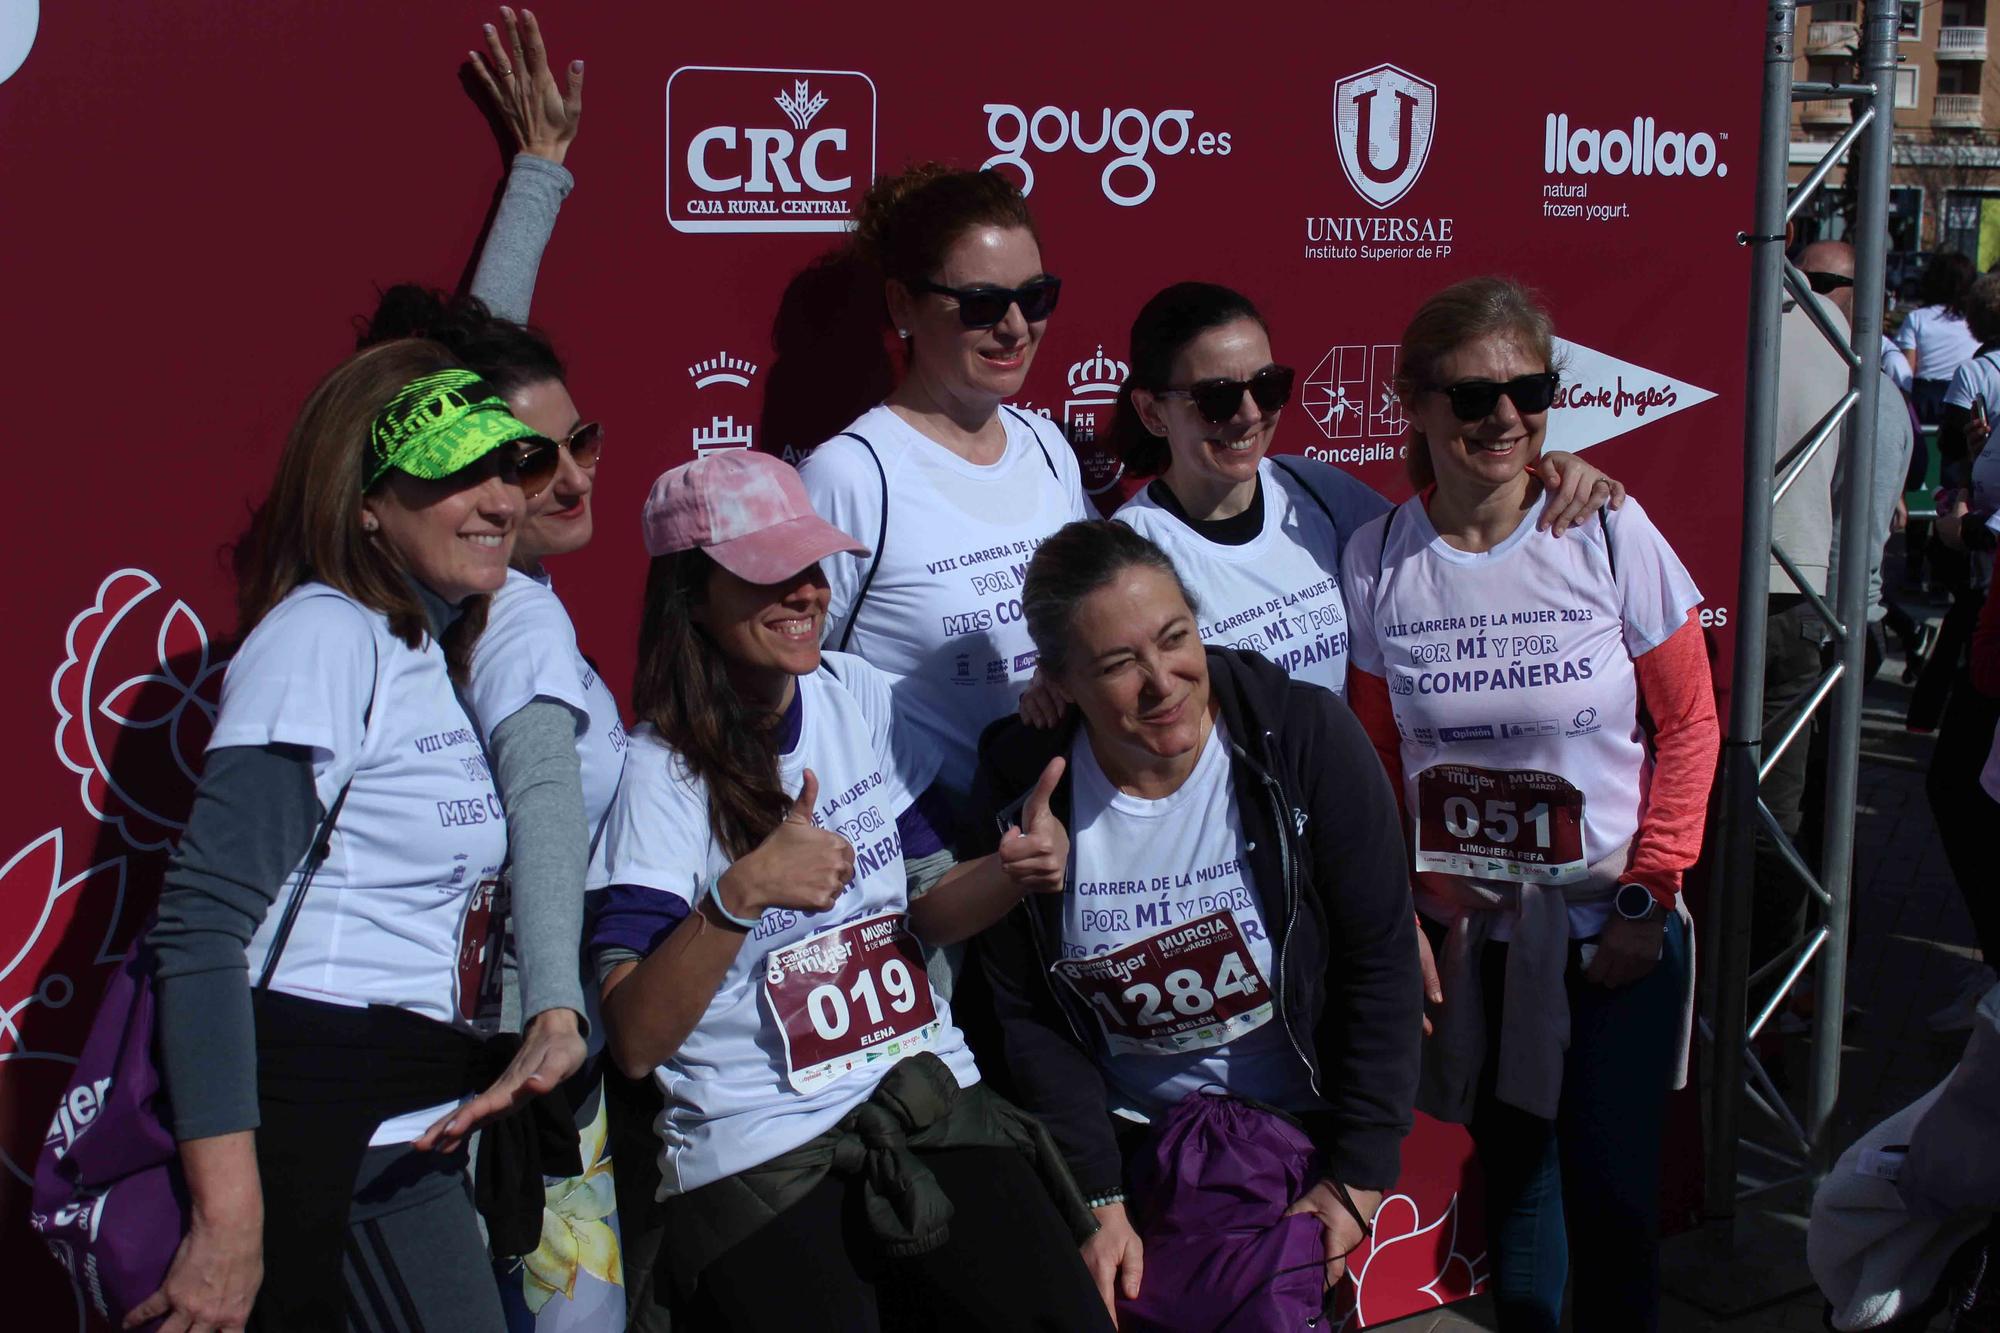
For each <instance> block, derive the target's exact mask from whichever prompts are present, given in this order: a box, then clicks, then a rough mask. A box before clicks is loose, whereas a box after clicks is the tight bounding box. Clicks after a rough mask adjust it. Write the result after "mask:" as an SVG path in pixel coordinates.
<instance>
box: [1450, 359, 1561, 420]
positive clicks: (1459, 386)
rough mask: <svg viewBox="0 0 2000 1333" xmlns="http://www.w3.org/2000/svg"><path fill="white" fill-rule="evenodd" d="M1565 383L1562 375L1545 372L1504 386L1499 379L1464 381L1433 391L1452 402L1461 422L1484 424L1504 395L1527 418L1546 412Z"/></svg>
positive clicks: (1516, 379) (1521, 376)
mask: <svg viewBox="0 0 2000 1333" xmlns="http://www.w3.org/2000/svg"><path fill="white" fill-rule="evenodd" d="M1561 383H1562V376H1560V375H1558V374H1556V372H1555V371H1553V370H1545V371H1543V372H1542V373H1541V374H1539V375H1519V376H1516V377H1515V378H1513V379H1511V380H1508V381H1507V382H1506V383H1504V384H1502V383H1500V382H1498V381H1496V380H1460V381H1459V382H1458V383H1456V384H1442V385H1439V386H1437V387H1436V388H1435V389H1434V390H1433V392H1435V393H1441V394H1443V395H1444V396H1445V397H1447V398H1449V399H1451V414H1452V415H1453V416H1455V417H1457V418H1458V419H1459V420H1460V421H1483V420H1485V419H1486V418H1487V417H1490V416H1492V415H1493V409H1494V408H1496V407H1498V406H1500V395H1501V394H1503V393H1504V394H1506V395H1507V398H1508V401H1510V402H1512V403H1513V404H1514V410H1515V411H1516V412H1520V413H1522V414H1523V415H1526V416H1532V415H1534V414H1535V413H1537V412H1546V411H1548V410H1549V406H1550V405H1551V404H1552V403H1554V402H1555V400H1556V386H1557V385H1558V384H1561Z"/></svg>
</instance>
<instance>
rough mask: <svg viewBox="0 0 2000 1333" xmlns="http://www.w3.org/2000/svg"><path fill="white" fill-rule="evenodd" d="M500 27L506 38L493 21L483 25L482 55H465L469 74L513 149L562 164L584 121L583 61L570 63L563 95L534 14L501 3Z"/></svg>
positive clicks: (473, 53) (470, 53)
mask: <svg viewBox="0 0 2000 1333" xmlns="http://www.w3.org/2000/svg"><path fill="white" fill-rule="evenodd" d="M500 23H501V27H502V28H504V29H505V32H504V34H503V33H502V31H501V28H496V27H494V26H493V25H492V24H491V23H488V24H487V25H485V31H486V54H485V55H484V57H482V56H481V55H480V53H479V52H477V51H468V52H467V53H466V54H467V55H468V56H469V57H470V58H471V60H472V69H473V72H474V74H475V75H476V76H477V77H478V79H479V81H480V82H481V83H482V84H484V85H485V86H486V93H487V95H488V96H489V97H491V98H492V99H493V105H494V108H495V109H496V110H498V111H499V113H500V118H501V119H502V120H505V121H506V122H507V127H508V128H509V129H510V130H512V131H513V132H514V144H515V146H516V147H517V148H518V149H520V151H521V152H524V153H531V154H533V155H534V156H536V157H543V158H547V159H548V160H549V161H551V162H556V163H560V162H561V161H562V160H563V158H564V157H565V156H566V155H567V154H568V153H569V146H570V143H571V141H572V140H574V139H575V138H576V130H577V125H578V124H579V123H580V122H581V121H582V119H583V62H582V61H581V60H572V61H570V62H569V71H568V78H567V80H566V82H567V84H568V88H567V91H565V90H563V89H559V88H557V87H556V80H555V75H554V74H553V73H551V72H550V70H549V53H548V49H547V48H546V47H545V46H543V45H542V29H541V25H540V24H539V23H537V22H536V21H535V15H534V11H532V10H527V9H524V10H522V11H521V12H520V13H519V14H518V15H516V14H515V12H514V11H513V10H512V9H510V8H508V7H507V6H505V5H502V6H501V7H500Z"/></svg>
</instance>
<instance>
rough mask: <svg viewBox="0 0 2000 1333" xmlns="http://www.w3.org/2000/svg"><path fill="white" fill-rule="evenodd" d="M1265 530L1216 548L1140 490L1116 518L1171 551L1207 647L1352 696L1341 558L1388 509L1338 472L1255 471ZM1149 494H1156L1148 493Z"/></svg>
mask: <svg viewBox="0 0 2000 1333" xmlns="http://www.w3.org/2000/svg"><path fill="white" fill-rule="evenodd" d="M1257 478H1258V482H1259V485H1260V486H1261V488H1262V491H1263V496H1264V530H1263V531H1262V532H1260V533H1259V534H1258V535H1257V536H1255V537H1253V538H1251V539H1250V540H1249V541H1247V542H1244V543H1243V544H1242V545H1240V546H1227V545H1224V544H1222V543H1220V542H1213V541H1210V540H1209V539H1208V538H1206V537H1203V536H1202V535H1200V534H1199V533H1197V532H1196V531H1195V530H1194V529H1193V528H1191V527H1189V526H1188V525H1187V524H1186V523H1184V522H1182V521H1181V520H1180V519H1179V518H1177V517H1175V516H1174V514H1173V513H1172V512H1171V511H1169V510H1168V509H1167V508H1166V507H1165V506H1163V505H1161V504H1160V503H1159V502H1158V501H1157V500H1155V499H1153V497H1152V496H1151V495H1150V494H1149V493H1148V491H1147V490H1141V491H1140V492H1139V493H1138V494H1137V495H1134V496H1133V497H1132V498H1131V499H1130V500H1127V501H1126V502H1125V504H1124V505H1123V506H1122V507H1121V508H1120V509H1119V510H1118V512H1117V513H1116V514H1114V515H1112V517H1113V518H1116V519H1117V520H1118V521H1119V522H1120V523H1123V524H1125V525H1126V526H1127V527H1129V528H1131V529H1132V530H1133V531H1135V532H1137V533H1139V534H1140V535H1141V536H1143V537H1146V538H1148V539H1149V540H1151V541H1152V542H1153V544H1154V545H1156V546H1158V547H1159V548H1160V549H1161V550H1163V551H1165V552H1166V553H1167V555H1168V556H1169V557H1171V558H1172V560H1173V562H1174V568H1175V569H1177V570H1179V571H1180V576H1181V579H1182V581H1184V582H1185V583H1186V584H1187V585H1188V588H1189V590H1190V591H1191V592H1193V593H1194V595H1195V597H1196V598H1197V599H1198V600H1199V601H1200V602H1201V615H1200V617H1199V619H1200V622H1201V623H1200V625H1199V627H1198V628H1199V629H1200V632H1201V641H1202V642H1203V643H1205V644H1208V645H1209V646H1211V647H1218V648H1219V647H1228V648H1242V649H1245V650H1247V651H1249V652H1254V653H1262V654H1263V655H1264V656H1265V657H1268V658H1269V659H1271V661H1272V662H1274V663H1276V664H1277V665H1278V666H1280V667H1282V668H1284V670H1285V672H1286V673H1287V674H1288V675H1290V676H1291V677H1292V679H1294V680H1303V681H1307V682H1310V683H1311V684H1314V685H1319V686H1322V687H1324V688H1326V689H1329V690H1332V691H1333V692H1334V693H1335V694H1338V695H1341V696H1343V697H1344V696H1345V695H1346V693H1347V605H1346V602H1345V601H1344V600H1343V599H1342V598H1341V595H1340V550H1341V547H1342V546H1343V545H1345V544H1346V542H1347V539H1348V537H1349V536H1351V535H1352V534H1353V533H1354V532H1355V531H1356V530H1358V529H1359V528H1360V527H1361V525H1362V524H1364V523H1366V522H1367V521H1368V520H1369V519H1371V518H1374V517H1375V516H1376V515H1377V514H1381V513H1384V512H1386V511H1387V510H1388V508H1389V502H1388V501H1387V500H1384V499H1383V498H1382V497H1381V496H1379V495H1377V494H1376V493H1375V492H1374V491H1373V490H1371V489H1370V488H1369V487H1368V485H1367V484H1366V483H1365V482H1363V481H1361V480H1359V479H1358V478H1356V477H1352V476H1349V475H1348V474H1347V473H1345V472H1342V471H1341V470H1340V469H1339V468H1337V467H1334V466H1333V465H1332V464H1331V463H1318V462H1314V461H1312V460H1310V459H1301V458H1288V459H1286V460H1285V462H1284V464H1283V465H1282V466H1280V465H1278V464H1274V463H1273V462H1272V461H1271V460H1270V459H1268V458H1267V459H1265V460H1264V461H1263V462H1261V463H1259V464H1258V466H1257ZM1149 489H1150V488H1149Z"/></svg>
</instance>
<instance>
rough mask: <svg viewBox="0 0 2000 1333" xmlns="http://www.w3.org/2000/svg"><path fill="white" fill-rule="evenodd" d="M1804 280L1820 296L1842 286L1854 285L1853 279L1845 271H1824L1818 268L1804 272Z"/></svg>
mask: <svg viewBox="0 0 2000 1333" xmlns="http://www.w3.org/2000/svg"><path fill="white" fill-rule="evenodd" d="M1806 282H1807V284H1808V285H1809V286H1811V288H1812V289H1813V290H1814V291H1816V292H1818V293H1819V294H1820V295H1821V296H1825V295H1826V294H1827V293H1828V292H1837V291H1839V290H1840V289H1841V288H1842V287H1852V286H1853V285H1854V279H1852V278H1850V277H1848V276H1847V275H1846V274H1845V273H1826V272H1822V271H1818V270H1809V271H1808V272H1807V273H1806Z"/></svg>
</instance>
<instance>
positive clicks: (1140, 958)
mask: <svg viewBox="0 0 2000 1333" xmlns="http://www.w3.org/2000/svg"><path fill="white" fill-rule="evenodd" d="M1051 970H1052V971H1054V973H1055V974H1056V975H1057V976H1059V977H1061V978H1062V979H1063V980H1064V981H1065V982H1067V983H1068V985H1069V987H1070V989H1071V990H1073V991H1075V992H1076V993H1077V994H1078V995H1079V996H1081V997H1082V998H1083V1000H1084V1003H1086V1004H1088V1005H1089V1006H1090V1011H1091V1012H1092V1013H1093V1014H1095V1015H1096V1016H1097V1022H1098V1026H1100V1027H1101V1028H1103V1029H1104V1041H1105V1045H1106V1047H1107V1048H1108V1049H1109V1050H1110V1052H1111V1054H1113V1055H1135V1054H1136V1055H1179V1054H1181V1053H1183V1052H1185V1051H1193V1050H1200V1049H1202V1048H1204V1047H1209V1046H1221V1045H1223V1044H1224V1043H1226V1042H1230V1041H1234V1040H1235V1039H1236V1038H1238V1037H1240V1036H1242V1035H1243V1034H1244V1033H1246V1032H1251V1031H1254V1030H1255V1029H1257V1028H1260V1027H1262V1026H1264V1024H1266V1023H1268V1022H1270V1021H1271V1014H1272V1007H1271V987H1270V984H1269V983H1268V982H1267V981H1265V979H1264V975H1263V974H1262V973H1261V972H1259V971H1258V970H1257V964H1256V963H1255V962H1254V961H1253V960H1252V959H1251V957H1250V950H1249V948H1248V946H1246V945H1245V944H1244V942H1243V936H1242V934H1241V932H1239V931H1238V930H1237V929H1236V917H1235V916H1234V915H1233V914H1231V913H1229V912H1214V913H1211V914H1210V915H1208V916H1204V917H1200V918H1197V919H1196V920H1193V921H1189V922H1187V923H1185V924H1183V925H1179V926H1171V927H1169V928H1168V929H1166V930H1162V931H1160V932H1158V933H1156V934H1154V935H1150V936H1148V937H1147V938H1145V939H1143V940H1140V941H1138V942H1137V943H1135V944H1128V945H1126V946H1125V947H1124V948H1122V949H1119V950H1117V951H1116V952H1113V953H1102V954H1097V955H1095V956H1093V957H1090V958H1065V959H1064V960H1063V961H1061V962H1059V963H1057V964H1056V965H1055V966H1054V968H1053V969H1051Z"/></svg>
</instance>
